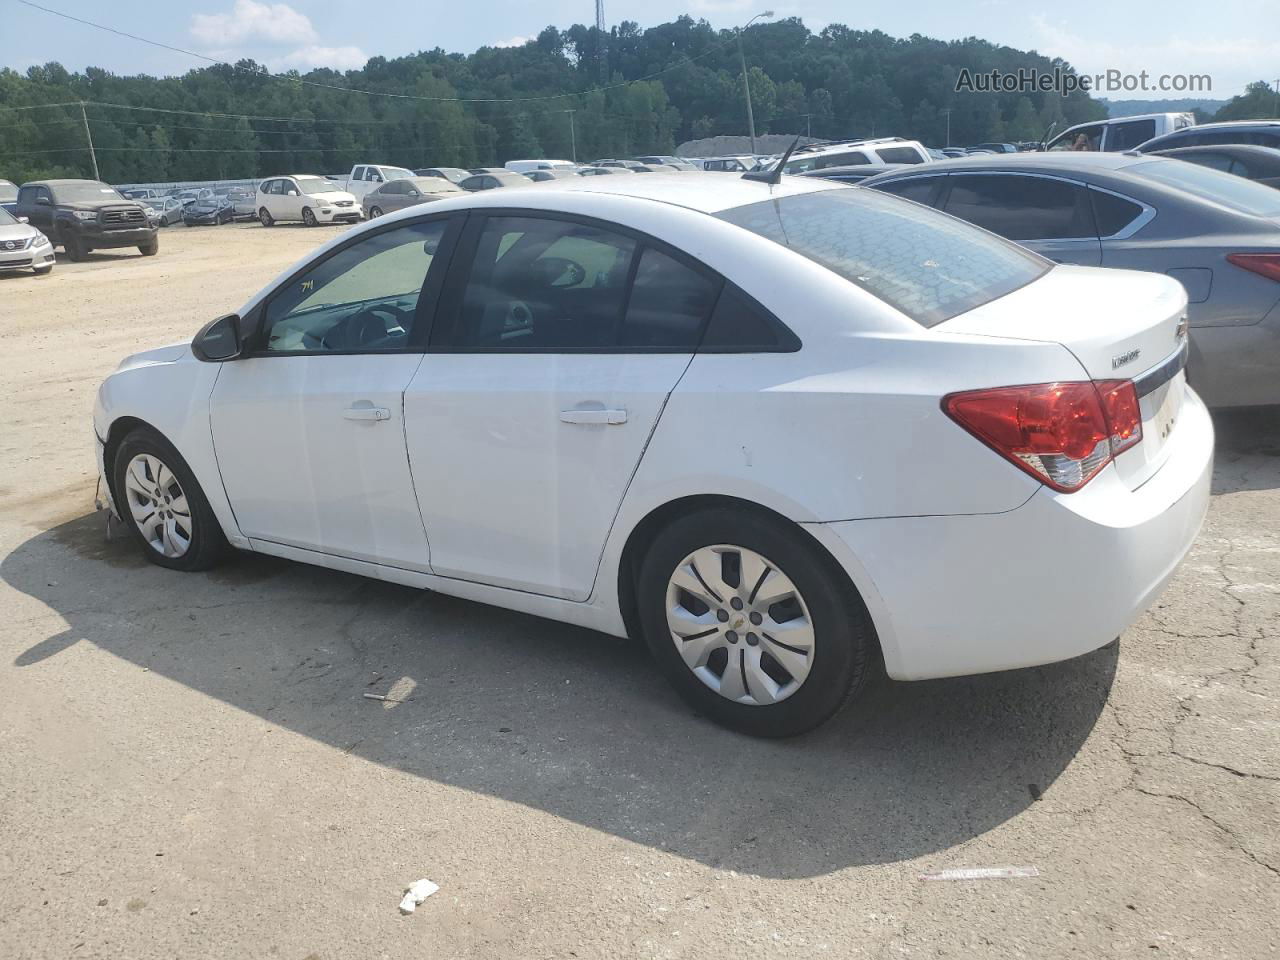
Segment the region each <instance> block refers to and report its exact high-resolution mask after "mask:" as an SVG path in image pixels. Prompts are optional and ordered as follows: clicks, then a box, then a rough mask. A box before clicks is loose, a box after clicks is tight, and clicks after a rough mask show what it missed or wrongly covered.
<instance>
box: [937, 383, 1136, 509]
mask: <svg viewBox="0 0 1280 960" xmlns="http://www.w3.org/2000/svg"><path fill="white" fill-rule="evenodd" d="M942 409H943V410H945V411H946V413H947V415H948V416H949V417H951V419H952V420H954V421H955V422H956V423H958V424H960V426H962V427H964V428H965V429H966V430H968V431H969V432H970V433H972V434H973V435H974V436H975V437H977V438H978V439H979V440H981V441H982V442H983V443H985V444H986V445H987V446H989V447H991V448H992V449H993V450H995V451H996V452H997V453H999V454H1000V455H1001V456H1004V457H1005V458H1007V459H1008V460H1009V461H1010V462H1011V463H1013V464H1014V465H1015V466H1017V467H1019V468H1021V469H1023V470H1025V471H1026V472H1027V473H1029V474H1031V475H1032V476H1033V477H1035V478H1036V479H1037V480H1039V481H1041V482H1042V483H1045V484H1047V485H1048V486H1050V487H1052V488H1053V489H1054V490H1058V491H1060V492H1062V493H1071V492H1072V491H1075V490H1079V489H1080V488H1081V487H1083V486H1084V485H1085V484H1086V483H1088V482H1089V481H1090V480H1092V479H1093V478H1094V477H1095V476H1097V475H1098V472H1099V471H1100V470H1102V468H1103V467H1105V466H1106V465H1107V464H1108V463H1109V462H1110V461H1111V458H1112V457H1114V456H1115V455H1116V454H1118V453H1120V451H1122V450H1126V449H1128V448H1129V447H1131V446H1133V445H1134V444H1136V443H1138V442H1139V441H1141V439H1142V411H1141V409H1140V407H1139V405H1138V393H1137V391H1136V390H1135V389H1134V386H1133V383H1132V382H1131V381H1128V380H1104V381H1100V382H1097V383H1094V382H1090V381H1084V382H1078V383H1036V384H1028V385H1026V386H1021V387H995V388H992V389H988V390H969V391H966V392H964V393H952V394H949V395H948V396H946V397H944V398H943V400H942Z"/></svg>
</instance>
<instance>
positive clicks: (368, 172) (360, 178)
mask: <svg viewBox="0 0 1280 960" xmlns="http://www.w3.org/2000/svg"><path fill="white" fill-rule="evenodd" d="M412 176H413V171H412V170H406V169H405V168H404V167H387V166H383V165H381V164H377V163H357V164H356V165H355V166H354V167H352V168H351V173H349V174H348V175H347V179H346V182H345V183H344V184H343V185H342V189H343V190H345V191H347V193H349V194H351V195H352V196H353V197H355V198H356V199H357V200H363V199H364V195H365V194H366V193H368V192H369V191H370V190H376V189H377V188H378V187H379V186H381V185H382V184H384V183H386V182H387V181H388V180H406V179H408V178H409V177H412Z"/></svg>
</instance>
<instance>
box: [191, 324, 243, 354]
mask: <svg viewBox="0 0 1280 960" xmlns="http://www.w3.org/2000/svg"><path fill="white" fill-rule="evenodd" d="M243 349H244V343H243V342H242V341H241V339H240V317H239V315H238V314H234V313H228V314H227V315H226V316H225V317H218V319H216V320H210V321H209V322H208V323H206V324H205V325H204V327H203V328H201V330H200V332H199V333H197V334H196V335H195V339H194V340H192V341H191V352H192V353H194V354H195V355H196V359H197V360H202V361H204V362H205V363H222V362H224V361H226V360H234V359H236V357H238V356H240V353H241V351H242V350H243Z"/></svg>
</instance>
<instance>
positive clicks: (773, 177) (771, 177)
mask: <svg viewBox="0 0 1280 960" xmlns="http://www.w3.org/2000/svg"><path fill="white" fill-rule="evenodd" d="M798 146H800V138H799V137H798V136H797V137H796V138H795V139H794V140H792V141H791V146H789V147H787V152H786V153H784V154H783V155H782V158H781V159H780V160H778V162H777V163H776V164H775V165H774V167H773V169H772V170H751V171H748V172H747V173H744V174H743V175H742V179H743V180H759V181H760V182H761V183H779V182H781V180H782V168H783V167H785V166H786V165H787V161H788V160H790V159H791V154H792V153H793V152H794V151H795V149H796V147H798Z"/></svg>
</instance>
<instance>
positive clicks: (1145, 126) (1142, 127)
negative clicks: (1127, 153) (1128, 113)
mask: <svg viewBox="0 0 1280 960" xmlns="http://www.w3.org/2000/svg"><path fill="white" fill-rule="evenodd" d="M1155 135H1156V122H1155V121H1154V120H1133V121H1130V122H1129V123H1113V124H1112V125H1111V130H1110V132H1109V133H1108V134H1107V149H1108V150H1112V151H1117V152H1118V151H1123V150H1132V149H1133V148H1134V147H1136V146H1138V145H1139V144H1143V143H1146V142H1147V141H1148V140H1150V139H1151V138H1152V137H1154V136H1155Z"/></svg>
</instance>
